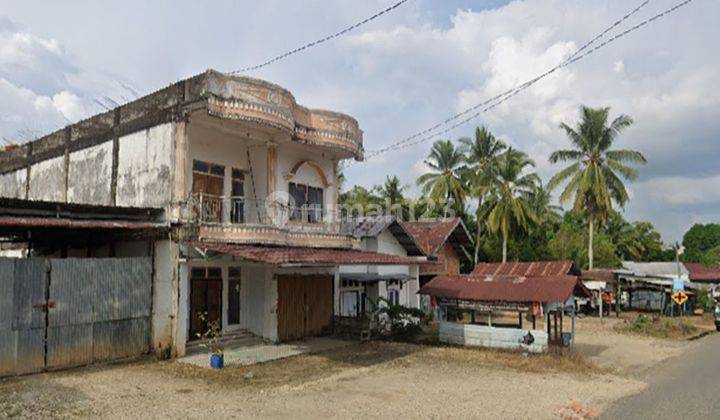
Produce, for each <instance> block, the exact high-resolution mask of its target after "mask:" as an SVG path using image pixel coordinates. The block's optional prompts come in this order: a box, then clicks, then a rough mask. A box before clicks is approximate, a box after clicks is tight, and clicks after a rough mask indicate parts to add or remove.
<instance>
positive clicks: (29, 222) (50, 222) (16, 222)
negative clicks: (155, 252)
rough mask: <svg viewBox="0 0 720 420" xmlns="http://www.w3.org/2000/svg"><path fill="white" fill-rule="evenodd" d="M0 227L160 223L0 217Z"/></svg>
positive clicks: (148, 225) (140, 226) (144, 225)
mask: <svg viewBox="0 0 720 420" xmlns="http://www.w3.org/2000/svg"><path fill="white" fill-rule="evenodd" d="M0 227H6V228H30V227H41V228H70V229H160V228H164V227H167V226H165V225H163V224H162V223H152V222H132V221H119V220H78V219H67V218H51V217H0Z"/></svg>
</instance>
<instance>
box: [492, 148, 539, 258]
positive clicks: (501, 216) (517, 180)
mask: <svg viewBox="0 0 720 420" xmlns="http://www.w3.org/2000/svg"><path fill="white" fill-rule="evenodd" d="M529 166H530V167H532V166H535V162H533V161H532V160H531V159H529V158H528V157H527V155H526V154H525V153H522V152H519V151H517V150H513V149H512V148H510V149H508V150H507V151H506V152H505V153H503V154H502V155H500V158H499V161H498V168H497V177H496V178H495V179H493V182H492V184H491V187H490V188H491V192H490V194H489V198H488V210H489V212H488V217H487V223H488V228H489V229H490V232H492V233H493V234H496V233H498V232H500V234H501V235H502V262H504V263H505V262H507V242H508V237H509V236H510V233H511V232H512V231H513V230H515V229H517V228H519V229H523V230H527V228H528V221H532V222H536V221H537V216H536V215H535V212H534V211H533V209H532V206H531V199H532V198H531V196H532V192H533V191H534V190H535V189H536V187H537V184H538V183H539V182H540V178H539V177H538V176H537V174H535V173H526V172H525V168H527V167H529Z"/></svg>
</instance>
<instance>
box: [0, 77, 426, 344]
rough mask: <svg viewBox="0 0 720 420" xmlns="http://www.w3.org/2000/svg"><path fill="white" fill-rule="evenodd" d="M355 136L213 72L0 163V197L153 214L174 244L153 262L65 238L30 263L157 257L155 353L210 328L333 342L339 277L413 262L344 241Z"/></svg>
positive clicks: (1, 156)
mask: <svg viewBox="0 0 720 420" xmlns="http://www.w3.org/2000/svg"><path fill="white" fill-rule="evenodd" d="M362 136H363V135H362V131H361V129H360V127H359V125H358V122H357V121H356V120H355V119H354V118H352V117H350V116H348V115H345V114H341V113H337V112H331V111H324V110H315V109H309V108H306V107H303V106H301V105H299V104H298V103H297V102H296V100H295V98H294V97H293V95H292V94H291V93H290V92H289V91H287V90H285V89H284V88H282V87H280V86H277V85H274V84H272V83H268V82H265V81H261V80H257V79H253V78H248V77H239V76H231V75H227V74H223V73H219V72H216V71H212V70H209V71H207V72H205V73H202V74H200V75H198V76H195V77H192V78H189V79H186V80H182V81H180V82H177V83H174V84H172V85H171V86H169V87H167V88H165V89H162V90H160V91H157V92H154V93H152V94H150V95H147V96H145V97H142V98H140V99H137V100H135V101H133V102H130V103H128V104H126V105H122V106H120V107H118V108H116V109H113V110H111V111H108V112H105V113H103V114H99V115H95V116H93V117H91V118H89V119H86V120H84V121H80V122H78V123H76V124H73V125H70V126H68V127H66V128H64V129H62V130H59V131H57V132H54V133H51V134H49V135H47V136H45V137H43V138H40V139H37V140H35V141H31V142H29V143H26V144H23V145H21V146H19V147H16V148H11V149H7V150H5V151H3V152H0V196H1V197H7V198H11V199H20V200H24V201H29V202H33V201H37V202H43V203H46V204H45V205H46V206H47V203H66V204H68V205H91V206H94V207H93V209H94V211H98V210H97V208H99V207H112V208H133V209H136V208H140V209H161V210H162V214H163V216H162V217H161V220H162V222H163V223H164V225H165V226H167V232H168V233H167V234H163V235H164V237H160V238H156V239H155V240H153V242H152V244H151V246H148V242H147V240H138V241H133V239H132V237H130V238H128V237H123V239H122V241H116V240H115V239H113V238H111V237H107V238H105V237H103V236H102V235H93V236H92V237H91V238H90V237H85V238H84V239H82V240H77V241H73V238H72V237H71V236H72V235H64V236H55V237H53V240H52V241H51V240H49V239H48V240H44V239H43V238H39V237H34V238H33V239H32V241H33V244H34V246H33V247H32V250H31V252H30V255H31V256H32V255H34V256H49V257H56V258H65V257H73V256H75V257H93V258H99V257H112V256H116V255H120V254H122V255H123V256H146V257H147V256H150V257H152V259H153V267H152V279H148V281H152V287H151V288H150V289H151V293H152V333H151V334H152V337H151V342H152V346H153V347H154V349H155V350H156V351H162V352H169V353H170V354H172V355H182V354H184V353H185V346H186V343H188V342H189V341H191V340H193V339H194V338H195V337H196V336H197V334H198V333H202V332H203V331H204V330H205V329H206V328H207V323H208V321H212V320H219V321H220V322H221V324H222V328H223V330H224V331H228V330H234V329H238V330H244V331H249V332H251V333H253V334H255V335H257V336H261V337H264V338H267V339H269V340H273V341H285V340H292V339H298V338H303V337H305V336H311V335H318V334H322V333H325V332H328V331H330V330H332V315H333V308H334V306H335V304H334V302H336V299H335V295H336V293H337V287H336V285H337V284H339V266H341V265H342V266H348V265H362V266H368V265H372V266H382V265H395V266H397V265H408V264H415V263H416V261H417V258H416V257H407V256H403V255H389V254H386V253H383V252H382V250H381V249H378V250H376V251H375V252H371V251H367V250H362V244H361V241H360V240H359V239H358V238H356V237H353V236H352V235H346V234H342V233H341V232H340V221H339V220H338V219H337V218H336V217H335V214H336V207H337V201H338V180H337V178H338V163H339V162H340V161H342V160H344V159H356V160H361V159H363V143H362V140H363V139H362ZM42 241H44V242H43V243H39V242H42ZM79 286H82V285H79Z"/></svg>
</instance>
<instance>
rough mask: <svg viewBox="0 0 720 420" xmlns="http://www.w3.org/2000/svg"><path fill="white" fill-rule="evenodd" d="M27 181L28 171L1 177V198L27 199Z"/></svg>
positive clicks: (19, 171) (18, 171)
mask: <svg viewBox="0 0 720 420" xmlns="http://www.w3.org/2000/svg"><path fill="white" fill-rule="evenodd" d="M26 179H27V170H26V169H20V170H17V171H15V172H9V173H7V174H3V175H0V197H7V198H25V180H26Z"/></svg>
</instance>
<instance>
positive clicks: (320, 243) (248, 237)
mask: <svg viewBox="0 0 720 420" xmlns="http://www.w3.org/2000/svg"><path fill="white" fill-rule="evenodd" d="M198 239H199V240H208V239H210V240H213V241H219V242H228V243H234V244H243V245H245V244H256V245H279V246H301V247H309V248H340V249H361V248H362V245H361V243H360V241H359V240H357V239H355V238H353V237H351V236H347V235H341V234H338V233H327V232H307V231H296V230H293V229H292V228H291V227H289V228H288V227H286V228H278V227H275V226H270V225H251V224H237V225H227V224H217V225H213V224H203V225H200V227H199V230H198Z"/></svg>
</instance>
